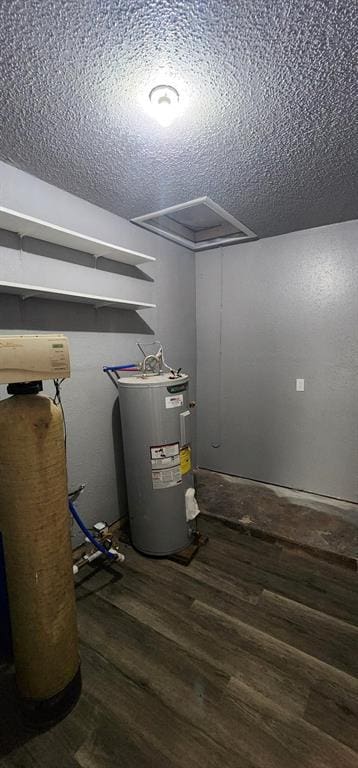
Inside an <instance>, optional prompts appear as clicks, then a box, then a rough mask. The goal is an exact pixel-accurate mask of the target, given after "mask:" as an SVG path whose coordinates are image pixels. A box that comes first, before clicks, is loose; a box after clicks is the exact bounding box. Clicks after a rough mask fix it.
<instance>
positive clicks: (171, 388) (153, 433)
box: [117, 372, 198, 556]
mask: <svg viewBox="0 0 358 768" xmlns="http://www.w3.org/2000/svg"><path fill="white" fill-rule="evenodd" d="M117 386H118V392H119V402H120V413H121V423H122V435H123V444H124V458H125V471H126V479H127V492H128V506H129V520H130V530H131V538H132V543H133V545H134V546H135V547H136V548H137V549H138V550H140V551H141V552H143V553H145V554H147V555H156V556H160V555H161V556H165V555H170V554H173V553H174V552H177V551H179V550H180V549H184V548H185V547H187V546H188V545H189V544H191V543H192V541H193V538H194V533H195V528H196V526H195V521H194V520H193V518H194V517H195V516H196V514H197V512H198V510H197V507H196V502H195V498H194V483H193V473H192V463H191V410H190V407H189V377H188V376H187V375H185V374H179V375H172V374H171V373H163V372H161V373H159V374H157V375H152V376H151V375H143V374H139V375H130V376H125V377H124V378H119V379H118V382H117Z"/></svg>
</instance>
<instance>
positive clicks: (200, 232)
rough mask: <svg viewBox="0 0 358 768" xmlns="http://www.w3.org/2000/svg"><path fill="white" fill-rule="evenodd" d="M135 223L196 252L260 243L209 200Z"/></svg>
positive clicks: (139, 218)
mask: <svg viewBox="0 0 358 768" xmlns="http://www.w3.org/2000/svg"><path fill="white" fill-rule="evenodd" d="M131 222H132V224H136V225H137V226H139V227H144V229H148V230H149V231H150V232H154V233H155V234H156V235H160V236H161V237H164V238H165V239H167V240H172V241H174V242H175V243H179V245H182V246H184V247H185V248H190V249H191V250H192V251H204V250H208V249H211V248H218V247H220V246H226V245H234V244H235V243H243V242H247V241H249V240H253V239H257V235H256V234H255V232H253V231H252V230H251V229H249V228H248V227H246V226H245V224H242V222H241V221H239V220H238V219H236V218H235V217H234V216H232V215H231V214H230V213H228V212H227V211H225V210H224V208H222V207H221V205H218V203H215V202H214V201H213V200H211V198H210V197H208V196H204V197H197V198H195V200H189V201H188V202H186V203H180V204H179V205H172V206H170V207H169V208H163V210H161V211H155V212H154V213H146V214H144V215H143V216H136V217H135V218H133V219H131Z"/></svg>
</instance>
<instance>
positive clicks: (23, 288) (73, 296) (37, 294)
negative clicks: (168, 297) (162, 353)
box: [0, 280, 156, 310]
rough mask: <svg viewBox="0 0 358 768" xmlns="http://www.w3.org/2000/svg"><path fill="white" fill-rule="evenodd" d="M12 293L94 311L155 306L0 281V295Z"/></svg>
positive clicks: (154, 305) (24, 297) (153, 305)
mask: <svg viewBox="0 0 358 768" xmlns="http://www.w3.org/2000/svg"><path fill="white" fill-rule="evenodd" d="M1 293H12V294H15V295H16V296H20V297H21V298H22V299H36V298H38V299H55V300H57V301H73V302H77V303H78V304H92V306H94V307H96V309H100V308H101V307H113V308H115V309H132V310H137V309H154V308H155V307H156V304H147V303H145V302H144V301H128V300H127V299H114V298H110V297H108V296H93V295H92V294H90V293H75V292H74V291H62V290H58V289H57V288H44V287H42V286H39V285H24V284H23V283H8V282H5V281H3V280H1V281H0V294H1Z"/></svg>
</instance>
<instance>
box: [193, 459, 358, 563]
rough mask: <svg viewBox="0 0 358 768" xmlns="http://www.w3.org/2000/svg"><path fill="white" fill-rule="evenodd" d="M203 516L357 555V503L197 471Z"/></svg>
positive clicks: (217, 473) (344, 553)
mask: <svg viewBox="0 0 358 768" xmlns="http://www.w3.org/2000/svg"><path fill="white" fill-rule="evenodd" d="M196 483H197V497H198V502H199V506H200V507H201V509H202V511H203V512H206V513H207V514H210V515H213V516H214V517H217V518H219V519H226V520H228V521H230V522H237V523H238V524H239V525H240V526H243V527H245V528H246V529H247V530H250V528H255V529H258V530H260V531H262V532H264V533H266V534H270V535H272V536H277V537H278V538H282V539H286V540H287V541H291V542H296V543H297V544H298V545H302V546H306V547H309V548H313V549H317V550H323V551H324V552H327V553H329V552H332V553H335V554H337V555H341V556H346V557H348V558H357V557H358V504H352V503H349V502H344V501H339V500H336V499H329V498H327V499H326V498H323V497H321V496H316V495H314V494H309V493H304V492H302V491H294V490H291V489H288V488H281V487H277V486H273V485H267V484H265V483H258V482H255V481H253V480H247V479H243V478H239V477H232V476H231V475H224V474H221V473H219V472H212V471H208V470H204V469H199V470H197V472H196Z"/></svg>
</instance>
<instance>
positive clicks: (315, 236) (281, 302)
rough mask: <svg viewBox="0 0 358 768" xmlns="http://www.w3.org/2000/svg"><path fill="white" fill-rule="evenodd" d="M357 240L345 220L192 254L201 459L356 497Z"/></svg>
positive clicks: (354, 225)
mask: <svg viewBox="0 0 358 768" xmlns="http://www.w3.org/2000/svg"><path fill="white" fill-rule="evenodd" d="M357 246H358V221H350V222H345V223H342V224H333V225H331V226H327V227H319V228H316V229H310V230H304V231H301V232H293V233H291V234H288V235H282V236H280V237H272V238H268V239H264V240H261V241H257V242H252V243H248V244H245V245H236V246H231V247H228V248H225V249H223V250H222V251H220V250H219V249H218V250H213V251H207V252H205V253H201V254H199V255H198V257H197V334H198V336H197V342H198V435H199V444H198V462H199V465H200V466H202V467H207V468H209V469H214V470H218V471H221V472H227V473H229V474H233V475H239V476H243V477H249V478H253V479H256V480H262V481H265V482H268V483H276V484H278V485H286V486H289V487H293V488H298V489H304V490H306V491H312V492H316V493H321V494H325V495H328V496H336V497H340V498H344V499H351V500H353V501H358V397H357V386H358V248H357ZM296 378H304V379H305V392H296V391H295V384H296Z"/></svg>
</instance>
